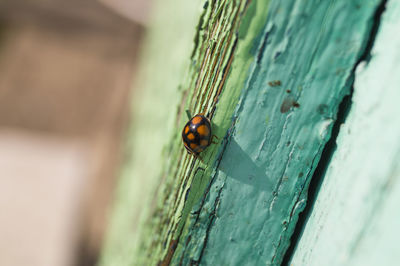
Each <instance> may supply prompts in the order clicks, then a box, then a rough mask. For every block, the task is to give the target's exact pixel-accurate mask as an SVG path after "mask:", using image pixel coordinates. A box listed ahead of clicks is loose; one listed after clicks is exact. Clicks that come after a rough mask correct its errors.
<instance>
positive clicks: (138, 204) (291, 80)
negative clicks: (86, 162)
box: [103, 0, 381, 265]
mask: <svg viewBox="0 0 400 266" xmlns="http://www.w3.org/2000/svg"><path fill="white" fill-rule="evenodd" d="M180 2H182V5H183V6H182V7H181V6H180V4H177V3H176V2H174V6H179V10H181V8H182V10H185V12H182V13H181V12H178V13H175V14H174V15H171V14H168V8H167V7H169V5H170V4H171V3H170V1H164V2H159V7H163V8H164V9H162V10H164V11H165V13H164V17H162V16H160V14H162V12H161V13H159V17H158V18H159V19H160V20H159V21H158V24H156V25H155V28H154V29H153V31H152V35H151V38H150V39H149V42H148V44H149V45H150V48H148V49H147V51H148V53H147V56H148V57H145V58H146V60H147V61H148V62H147V63H146V66H149V67H148V68H147V72H146V73H147V74H148V75H149V76H150V77H151V78H148V79H147V80H146V82H145V83H144V85H143V87H144V88H146V89H145V91H144V93H143V95H142V96H141V101H142V104H140V109H139V113H138V114H137V115H136V116H135V117H136V121H135V124H134V125H136V126H135V130H134V131H133V133H132V136H131V140H132V142H133V144H132V146H131V149H132V151H133V152H132V153H133V154H132V157H131V159H130V160H129V161H127V164H126V168H125V169H124V172H123V176H122V179H121V183H120V186H119V191H118V195H117V199H116V207H115V212H114V216H113V217H112V226H111V231H110V234H109V238H108V242H107V245H106V247H105V251H104V254H103V255H104V256H103V265H132V264H133V265H155V264H157V263H160V264H162V265H167V264H172V265H178V264H183V265H189V264H202V265H265V264H270V265H271V264H272V265H277V264H280V263H281V262H282V260H283V257H284V254H285V251H286V250H287V248H288V246H289V242H290V241H289V239H290V236H291V234H292V232H293V230H294V227H295V225H296V222H297V218H298V214H299V212H301V211H302V210H303V208H304V206H305V204H306V198H307V188H308V185H309V182H310V180H311V177H312V176H313V172H314V170H315V167H316V166H317V164H318V162H319V159H320V156H321V152H322V150H323V149H324V146H325V144H326V142H327V141H328V140H329V139H330V135H331V129H332V126H333V124H334V123H335V120H336V114H337V112H338V108H339V104H340V103H341V102H342V100H343V98H344V96H345V95H347V94H349V93H350V89H351V85H352V81H353V77H354V69H355V68H356V66H357V64H358V63H359V60H360V59H361V58H362V56H363V55H364V54H365V50H366V49H368V47H367V41H368V40H369V39H370V35H371V31H372V26H373V25H374V23H375V21H374V19H373V17H374V14H375V12H376V10H377V8H378V7H379V5H380V3H381V1H378V0H369V1H348V0H340V1H317V0H315V1H306V0H297V1H294V0H293V1H265V0H258V1H255V0H254V1H244V0H243V1H240V0H236V1H234V0H232V1H204V2H203V1H199V2H197V3H198V4H200V2H201V3H202V4H203V5H199V6H203V10H202V11H201V13H200V12H197V11H200V9H196V8H194V4H193V3H190V4H189V3H186V2H185V1H183V0H182V1H180ZM189 2H191V1H189ZM174 11H175V10H174ZM168 15H170V16H171V17H169V18H168V19H166V21H162V20H161V18H166V17H167V16H168ZM193 17H195V18H193ZM180 19H181V21H180V22H178V20H180ZM196 21H198V26H197V27H194V25H195V23H196ZM182 24H184V25H182ZM171 26H173V28H171ZM177 32H179V34H177ZM178 36H179V37H178ZM193 37H194V43H192V42H191V41H190V40H191V39H192V38H193ZM175 40H180V42H178V43H175ZM180 44H182V45H180ZM175 45H176V46H177V47H174V46H175ZM192 45H194V49H193V52H192V53H191V54H190V52H191V51H190V49H189V48H188V47H191V46H192ZM174 60H175V61H174ZM178 95H180V96H178ZM137 97H138V96H137ZM154 106H157V108H154ZM185 109H189V110H190V111H191V112H192V113H197V112H203V111H204V112H206V113H207V114H209V115H210V117H211V118H212V123H213V128H214V134H216V135H217V136H218V137H219V139H220V141H219V143H218V144H217V145H212V146H211V147H209V148H208V149H207V150H206V151H205V152H204V153H203V154H202V157H203V162H200V161H199V160H195V158H193V157H191V156H189V155H187V154H186V152H185V150H184V148H183V145H182V143H181V140H180V131H181V128H182V127H183V125H184V123H185V122H186V117H185V114H184V110H185ZM163 146H164V147H165V148H164V151H163V153H162V155H161V148H162V147H163ZM199 167H201V168H202V169H200V168H199ZM197 169H199V170H197ZM138 217H140V219H141V222H140V223H139V222H138ZM139 224H140V225H139Z"/></svg>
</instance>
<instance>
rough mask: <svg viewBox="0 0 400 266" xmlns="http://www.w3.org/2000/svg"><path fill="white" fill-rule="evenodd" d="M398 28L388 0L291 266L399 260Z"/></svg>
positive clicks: (397, 5)
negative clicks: (368, 57)
mask: <svg viewBox="0 0 400 266" xmlns="http://www.w3.org/2000/svg"><path fill="white" fill-rule="evenodd" d="M399 29H400V1H398V0H389V1H388V3H387V7H386V12H385V13H384V14H383V19H382V21H381V25H380V28H379V32H378V35H377V38H376V40H375V42H374V45H373V49H372V53H371V56H372V57H371V60H370V61H369V62H368V63H365V64H362V65H360V66H359V67H358V69H357V72H356V77H355V84H354V94H353V97H352V101H353V103H352V105H351V109H350V113H349V116H348V118H347V120H346V121H345V123H344V124H343V125H342V126H341V128H340V132H339V136H338V139H337V150H336V151H335V153H334V154H333V159H332V161H331V163H330V164H329V168H328V170H327V173H326V175H325V177H324V179H323V182H322V185H321V189H320V191H319V193H318V197H317V200H316V202H315V205H314V207H313V210H312V213H311V216H310V217H309V219H308V222H307V224H306V227H305V230H304V232H303V235H302V237H301V238H300V241H299V242H298V245H297V249H296V251H295V254H294V256H293V259H292V261H291V262H292V263H291V265H365V266H367V265H398V264H399V261H400V245H399V236H400V213H399V203H400V182H399V181H400V141H399V138H400V107H399V99H400V89H399V86H400V85H399V84H400V64H399V62H400V35H399Z"/></svg>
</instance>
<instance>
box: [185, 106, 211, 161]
mask: <svg viewBox="0 0 400 266" xmlns="http://www.w3.org/2000/svg"><path fill="white" fill-rule="evenodd" d="M211 136H212V135H211V123H210V120H209V119H208V118H207V117H205V116H203V115H202V114H197V115H195V116H194V117H192V118H191V119H190V120H189V122H187V123H186V125H185V127H184V128H183V130H182V140H183V145H185V148H186V150H187V151H188V153H191V154H194V155H195V156H197V155H199V153H200V152H202V151H204V150H205V149H206V148H207V147H208V146H209V145H210V144H211Z"/></svg>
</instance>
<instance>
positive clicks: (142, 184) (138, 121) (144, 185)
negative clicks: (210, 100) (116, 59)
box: [99, 0, 203, 266]
mask: <svg viewBox="0 0 400 266" xmlns="http://www.w3.org/2000/svg"><path fill="white" fill-rule="evenodd" d="M202 4H203V3H202V1H187V0H179V1H178V0H159V1H154V9H155V10H154V14H153V16H152V17H153V19H152V22H151V23H150V24H151V25H150V28H151V30H149V31H148V32H147V36H146V40H145V42H144V43H145V44H144V45H143V49H142V52H141V54H142V55H141V64H140V65H141V67H140V69H139V70H140V71H139V73H138V74H136V75H135V77H136V78H137V79H138V81H137V82H136V84H135V86H134V90H133V101H132V106H133V108H132V109H133V112H132V123H131V126H130V128H129V130H128V133H127V136H126V139H127V141H126V142H127V143H126V148H125V150H126V151H125V153H126V156H125V157H126V158H125V162H124V166H123V168H122V169H121V174H120V175H121V177H120V180H119V184H118V186H117V190H116V192H115V200H114V206H113V210H112V213H111V217H110V225H109V230H108V233H107V235H106V240H105V245H104V247H103V251H102V254H101V258H100V262H99V265H104V266H123V265H151V264H148V263H145V262H144V261H143V260H144V259H145V258H143V257H140V256H135V255H133V254H134V251H135V250H137V249H138V246H139V243H140V241H141V240H140V239H139V237H140V234H139V232H142V231H143V230H144V229H143V227H144V225H145V224H146V221H144V220H145V218H146V217H148V216H149V215H150V214H149V213H150V211H151V208H152V206H153V205H154V202H157V200H156V198H155V196H154V194H155V190H156V189H157V187H158V185H159V183H160V172H161V169H162V167H163V165H165V162H164V161H163V159H165V157H163V154H162V149H163V147H166V146H167V144H168V143H169V141H170V140H171V138H172V137H171V135H172V134H174V131H175V130H176V128H175V124H174V119H175V114H176V109H177V106H178V105H179V102H180V100H181V95H182V88H180V87H179V84H180V82H182V80H184V74H183V73H186V72H187V69H188V68H189V66H190V65H189V64H190V61H189V60H188V58H190V56H191V52H192V50H193V47H194V43H193V36H194V31H195V29H196V25H197V24H198V21H199V18H200V15H201V13H202V10H203V8H202ZM169 6H173V7H174V8H166V7H169ZM172 40H173V41H172Z"/></svg>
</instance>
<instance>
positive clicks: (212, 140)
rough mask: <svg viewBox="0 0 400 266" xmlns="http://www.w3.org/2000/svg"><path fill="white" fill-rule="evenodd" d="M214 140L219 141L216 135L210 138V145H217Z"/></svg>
mask: <svg viewBox="0 0 400 266" xmlns="http://www.w3.org/2000/svg"><path fill="white" fill-rule="evenodd" d="M215 139H217V140H219V138H218V137H217V135H212V137H211V143H212V144H218V141H217V140H215Z"/></svg>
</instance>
